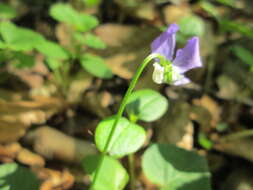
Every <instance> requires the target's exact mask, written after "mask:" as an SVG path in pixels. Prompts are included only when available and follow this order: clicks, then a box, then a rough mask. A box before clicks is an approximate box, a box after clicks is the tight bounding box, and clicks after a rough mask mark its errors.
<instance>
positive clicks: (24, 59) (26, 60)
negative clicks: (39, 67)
mask: <svg viewBox="0 0 253 190" xmlns="http://www.w3.org/2000/svg"><path fill="white" fill-rule="evenodd" d="M13 55H14V57H13V58H14V65H15V66H16V67H17V68H20V69H22V68H27V67H28V68H30V67H32V66H33V65H34V64H35V61H34V56H32V55H27V54H24V53H22V52H14V54H13Z"/></svg>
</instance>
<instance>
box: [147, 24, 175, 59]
mask: <svg viewBox="0 0 253 190" xmlns="http://www.w3.org/2000/svg"><path fill="white" fill-rule="evenodd" d="M178 30H179V27H178V25H176V24H171V25H170V26H169V28H168V29H167V30H166V31H165V32H163V33H162V34H161V35H160V36H158V37H157V38H156V39H155V40H154V41H153V42H152V44H151V50H152V53H158V54H160V55H163V56H164V57H166V59H168V60H170V61H172V59H173V54H174V49H175V45H176V32H177V31H178Z"/></svg>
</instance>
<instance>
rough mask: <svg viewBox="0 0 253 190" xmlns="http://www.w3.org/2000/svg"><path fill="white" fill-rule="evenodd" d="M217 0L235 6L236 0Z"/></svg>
mask: <svg viewBox="0 0 253 190" xmlns="http://www.w3.org/2000/svg"><path fill="white" fill-rule="evenodd" d="M216 1H217V2H219V3H221V4H223V5H226V6H231V7H235V0H216Z"/></svg>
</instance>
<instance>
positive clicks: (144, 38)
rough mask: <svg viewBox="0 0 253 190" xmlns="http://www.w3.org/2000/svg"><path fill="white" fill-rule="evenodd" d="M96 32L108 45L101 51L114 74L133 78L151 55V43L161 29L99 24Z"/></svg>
mask: <svg viewBox="0 0 253 190" xmlns="http://www.w3.org/2000/svg"><path fill="white" fill-rule="evenodd" d="M144 31H145V32H144ZM95 33H96V34H97V35H98V36H99V37H100V38H101V39H102V40H103V41H104V42H105V43H106V45H107V46H108V48H107V49H106V50H103V51H101V52H99V53H100V54H101V55H102V56H104V57H105V63H106V64H107V65H108V66H109V67H110V68H111V70H112V71H113V73H114V74H116V75H118V76H120V77H122V78H124V79H131V78H132V77H133V74H134V73H135V71H136V69H137V67H138V66H139V65H140V64H141V63H142V61H143V59H144V58H145V57H146V56H148V55H149V53H150V43H151V42H152V41H153V39H154V38H155V37H156V36H157V35H158V34H159V30H158V29H155V28H152V27H147V26H143V27H136V26H125V25H120V24H105V25H101V26H99V27H98V28H97V29H96V30H95ZM133 39H134V40H133ZM149 77H150V76H149Z"/></svg>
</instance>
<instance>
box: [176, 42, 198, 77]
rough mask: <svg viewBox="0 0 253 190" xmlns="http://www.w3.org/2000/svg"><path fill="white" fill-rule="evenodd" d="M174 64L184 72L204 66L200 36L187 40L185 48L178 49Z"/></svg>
mask: <svg viewBox="0 0 253 190" xmlns="http://www.w3.org/2000/svg"><path fill="white" fill-rule="evenodd" d="M173 65H174V66H176V67H177V68H178V70H179V72H180V73H184V72H186V71H188V70H190V69H193V68H196V67H201V66H202V62H201V59H200V53H199V38H198V37H193V38H192V39H190V40H189V41H188V42H187V44H186V46H185V47H184V48H183V49H179V50H177V54H176V58H175V60H174V61H173Z"/></svg>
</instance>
